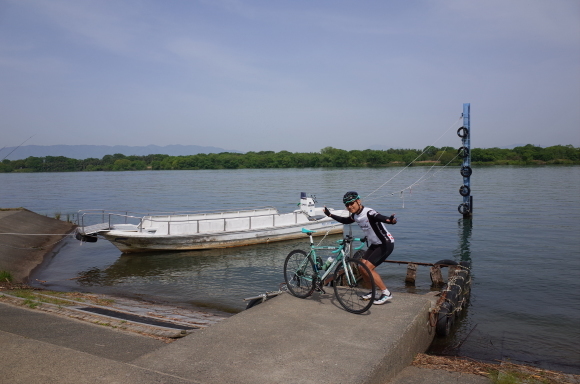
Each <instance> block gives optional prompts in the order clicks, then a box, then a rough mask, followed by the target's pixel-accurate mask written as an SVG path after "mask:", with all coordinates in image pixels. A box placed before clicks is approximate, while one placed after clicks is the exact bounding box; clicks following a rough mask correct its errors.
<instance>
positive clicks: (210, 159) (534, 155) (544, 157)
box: [0, 144, 580, 172]
mask: <svg viewBox="0 0 580 384" xmlns="http://www.w3.org/2000/svg"><path fill="white" fill-rule="evenodd" d="M423 152H424V153H423ZM419 155H421V156H420V157H419V158H417V157H418V156H419ZM410 163H413V164H412V165H432V164H438V165H447V164H450V165H458V164H460V163H461V158H460V157H459V156H458V153H457V149H456V148H452V147H442V148H436V147H427V148H425V149H423V150H418V149H388V150H386V151H382V150H371V149H366V150H364V151H359V150H352V151H346V150H342V149H336V148H332V147H326V148H324V149H322V150H321V151H320V152H311V153H291V152H288V151H281V152H273V151H262V152H247V153H243V154H242V153H231V152H222V153H211V154H197V155H191V156H169V155H147V156H125V155H122V154H120V153H117V154H115V155H106V156H103V158H102V159H96V158H89V159H84V160H77V159H70V158H67V157H64V156H46V157H29V158H27V159H23V160H13V161H11V160H7V159H5V160H2V162H1V163H0V172H81V171H140V170H147V169H153V170H177V169H243V168H318V167H386V166H402V165H407V164H410ZM471 163H472V165H532V164H580V147H578V148H576V147H574V146H572V145H555V146H552V147H547V148H542V147H536V146H534V145H531V144H528V145H525V146H522V147H515V148H513V149H500V148H474V149H472V150H471Z"/></svg>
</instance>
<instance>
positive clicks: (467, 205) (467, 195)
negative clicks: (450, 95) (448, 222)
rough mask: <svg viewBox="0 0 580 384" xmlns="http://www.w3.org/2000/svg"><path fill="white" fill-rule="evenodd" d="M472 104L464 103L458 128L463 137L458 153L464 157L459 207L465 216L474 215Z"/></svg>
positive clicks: (460, 135)
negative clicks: (461, 123) (470, 113)
mask: <svg viewBox="0 0 580 384" xmlns="http://www.w3.org/2000/svg"><path fill="white" fill-rule="evenodd" d="M470 106H471V105H470V104H469V103H465V104H463V126H462V127H461V128H459V129H458V130H457V135H458V136H459V137H461V148H459V150H458V154H459V156H460V157H462V158H463V163H462V164H461V170H460V173H461V176H463V185H462V186H461V187H460V188H459V193H460V194H461V196H463V203H461V204H459V207H458V208H457V209H458V211H459V213H460V214H462V215H463V217H464V218H469V217H471V216H472V215H473V196H471V174H472V169H471V123H470V116H469V112H470Z"/></svg>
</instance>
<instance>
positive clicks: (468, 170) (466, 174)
mask: <svg viewBox="0 0 580 384" xmlns="http://www.w3.org/2000/svg"><path fill="white" fill-rule="evenodd" d="M459 172H460V173H461V176H463V177H469V176H471V174H472V173H473V170H472V169H471V167H470V166H469V165H464V166H463V167H461V170H460V171H459Z"/></svg>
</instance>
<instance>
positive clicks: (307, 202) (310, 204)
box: [300, 192, 316, 216]
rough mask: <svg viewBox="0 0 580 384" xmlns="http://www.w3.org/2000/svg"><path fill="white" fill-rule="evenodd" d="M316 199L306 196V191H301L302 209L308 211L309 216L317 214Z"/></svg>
mask: <svg viewBox="0 0 580 384" xmlns="http://www.w3.org/2000/svg"><path fill="white" fill-rule="evenodd" d="M314 203H315V201H314V198H312V197H306V192H300V210H301V211H302V212H304V213H306V214H307V215H308V216H316V213H315V212H314V211H315V209H316V207H315V205H314Z"/></svg>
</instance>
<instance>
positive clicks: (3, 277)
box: [0, 271, 12, 283]
mask: <svg viewBox="0 0 580 384" xmlns="http://www.w3.org/2000/svg"><path fill="white" fill-rule="evenodd" d="M0 281H1V282H3V283H11V282H12V274H11V273H10V272H8V271H0Z"/></svg>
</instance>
